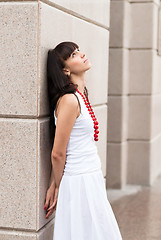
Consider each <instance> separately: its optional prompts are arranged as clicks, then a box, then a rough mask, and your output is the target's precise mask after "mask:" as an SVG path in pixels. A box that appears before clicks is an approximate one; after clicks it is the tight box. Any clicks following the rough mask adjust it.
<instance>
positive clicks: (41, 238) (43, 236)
mask: <svg viewBox="0 0 161 240" xmlns="http://www.w3.org/2000/svg"><path fill="white" fill-rule="evenodd" d="M53 230H54V219H52V220H51V221H50V222H49V223H48V224H47V225H45V226H44V227H43V228H42V229H40V231H39V232H38V233H37V238H36V240H53Z"/></svg>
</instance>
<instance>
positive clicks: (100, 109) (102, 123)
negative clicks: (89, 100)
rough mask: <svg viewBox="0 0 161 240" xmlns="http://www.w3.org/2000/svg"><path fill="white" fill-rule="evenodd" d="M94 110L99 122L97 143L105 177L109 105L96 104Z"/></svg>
mask: <svg viewBox="0 0 161 240" xmlns="http://www.w3.org/2000/svg"><path fill="white" fill-rule="evenodd" d="M93 110H94V112H95V115H96V118H97V119H98V122H99V141H98V142H96V145H97V148H98V155H99V157H100V160H101V165H102V172H103V176H104V177H105V176H106V161H107V153H106V152H107V105H101V106H96V107H94V108H93Z"/></svg>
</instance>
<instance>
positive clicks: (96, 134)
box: [76, 89, 99, 141]
mask: <svg viewBox="0 0 161 240" xmlns="http://www.w3.org/2000/svg"><path fill="white" fill-rule="evenodd" d="M76 91H77V92H78V93H79V94H80V95H81V97H82V98H83V101H84V103H85V105H86V107H87V109H88V112H89V114H90V115H91V118H92V120H93V123H94V132H95V133H94V140H95V141H98V133H99V131H98V121H97V119H96V117H95V114H94V111H93V108H92V106H91V104H90V102H89V100H88V98H87V96H86V94H85V93H84V95H83V94H82V93H81V92H80V91H79V90H78V89H76Z"/></svg>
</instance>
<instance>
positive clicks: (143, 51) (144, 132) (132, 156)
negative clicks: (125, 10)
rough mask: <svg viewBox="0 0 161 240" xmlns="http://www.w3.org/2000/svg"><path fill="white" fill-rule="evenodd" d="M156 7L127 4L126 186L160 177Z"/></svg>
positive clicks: (160, 107)
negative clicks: (128, 29) (129, 28)
mask: <svg viewBox="0 0 161 240" xmlns="http://www.w3.org/2000/svg"><path fill="white" fill-rule="evenodd" d="M159 7H160V1H152V2H146V1H145V2H142V1H136V2H133V3H131V32H130V55H129V63H130V67H129V122H128V140H129V141H128V166H127V167H128V175H127V182H128V183H130V184H141V185H151V184H152V183H153V181H154V180H155V179H156V177H157V176H158V175H159V174H160V173H161V82H160V79H161V57H160V56H159V55H158V33H159V32H158V29H159V21H158V20H159V18H158V13H159ZM160 27H161V25H160Z"/></svg>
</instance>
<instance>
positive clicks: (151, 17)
mask: <svg viewBox="0 0 161 240" xmlns="http://www.w3.org/2000/svg"><path fill="white" fill-rule="evenodd" d="M157 28H158V6H157V5H156V4H155V3H153V2H149V3H147V2H146V3H133V4H131V34H130V48H155V49H156V48H157ZM138 36H139V37H138Z"/></svg>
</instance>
